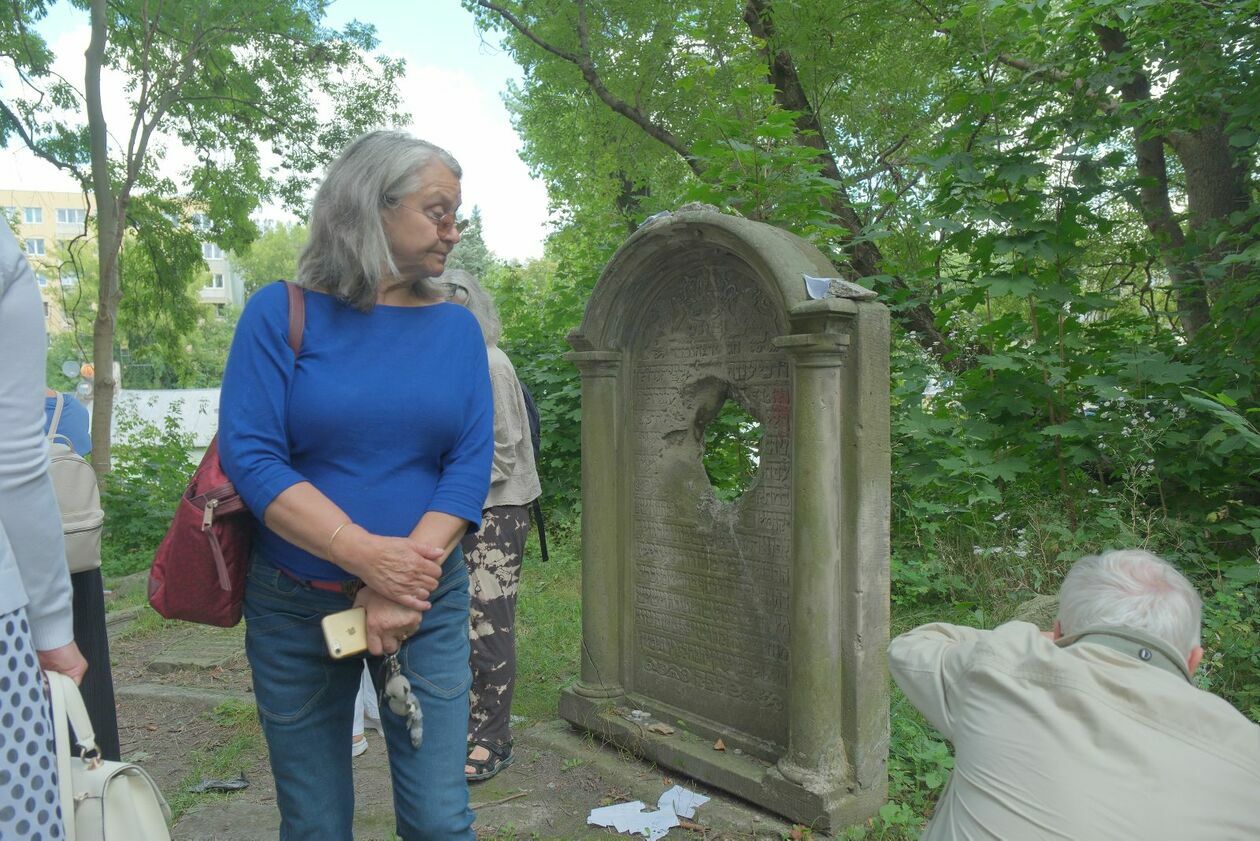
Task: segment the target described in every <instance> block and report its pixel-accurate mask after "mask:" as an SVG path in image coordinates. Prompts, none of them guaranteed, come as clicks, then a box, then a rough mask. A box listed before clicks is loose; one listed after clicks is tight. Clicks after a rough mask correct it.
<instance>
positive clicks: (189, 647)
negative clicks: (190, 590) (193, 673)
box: [149, 628, 245, 673]
mask: <svg viewBox="0 0 1260 841" xmlns="http://www.w3.org/2000/svg"><path fill="white" fill-rule="evenodd" d="M244 650H245V639H244V635H243V634H242V633H240V632H239V630H235V629H227V630H225V631H221V630H218V629H212V628H197V629H196V630H193V631H189V632H188V633H187V634H185V635H184V636H182V637H180V638H179V639H178V640H176V641H175V642H173V643H171V644H170V645H168V646H167V647H166V648H164V649H162V650H161V651H160V652H159V653H158V654H157V655H156V656H155V657H154V658H153V659H152V660H150V661H149V670H150V671H153V672H158V673H164V672H175V671H179V670H181V669H213V668H216V667H218V666H222V665H223V664H224V663H226V662H227V661H228V660H230V659H232V658H233V657H235V656H237V655H238V654H241V653H242V652H243V651H244Z"/></svg>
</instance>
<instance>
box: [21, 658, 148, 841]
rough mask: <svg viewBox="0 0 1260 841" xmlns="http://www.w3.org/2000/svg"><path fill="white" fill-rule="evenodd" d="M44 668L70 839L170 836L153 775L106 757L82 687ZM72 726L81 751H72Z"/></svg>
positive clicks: (135, 840) (137, 840) (138, 840)
mask: <svg viewBox="0 0 1260 841" xmlns="http://www.w3.org/2000/svg"><path fill="white" fill-rule="evenodd" d="M45 674H46V675H47V676H48V686H49V689H50V690H51V692H52V706H53V732H54V734H55V738H56V744H57V777H58V782H59V785H60V787H61V816H62V819H63V821H64V822H65V827H66V835H65V837H66V839H67V841H170V838H171V834H170V830H168V829H167V822H168V821H169V820H170V819H171V810H170V807H169V806H167V805H166V800H165V798H163V797H162V792H161V791H159V790H158V787H157V784H156V783H154V782H153V778H152V777H150V776H149V775H148V773H147V772H146V771H145V770H144V769H142V768H140V767H139V766H138V765H132V764H131V763H130V762H111V761H108V760H104V759H101V757H100V751H99V750H98V749H97V747H96V733H95V732H94V731H93V730H92V721H91V719H89V718H88V713H87V708H86V707H85V706H84V705H83V696H82V695H80V694H79V687H78V686H77V685H75V682H74V681H73V680H72V679H70V678H68V677H66V676H65V675H63V674H59V673H57V672H46V673H45ZM71 727H73V728H74V735H75V740H76V743H77V744H78V746H79V747H80V748H82V749H83V755H82V756H81V757H76V756H72V755H71V753H70V728H71Z"/></svg>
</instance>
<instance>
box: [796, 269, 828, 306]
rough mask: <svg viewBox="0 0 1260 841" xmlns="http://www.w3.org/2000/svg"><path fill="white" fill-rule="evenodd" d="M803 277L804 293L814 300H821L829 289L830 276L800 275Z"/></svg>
mask: <svg viewBox="0 0 1260 841" xmlns="http://www.w3.org/2000/svg"><path fill="white" fill-rule="evenodd" d="M802 277H804V278H805V294H806V295H808V296H809V297H810V298H813V299H814V300H815V301H821V300H822V299H823V298H826V297H827V292H828V291H829V290H830V289H831V278H829V277H814V276H813V275H802Z"/></svg>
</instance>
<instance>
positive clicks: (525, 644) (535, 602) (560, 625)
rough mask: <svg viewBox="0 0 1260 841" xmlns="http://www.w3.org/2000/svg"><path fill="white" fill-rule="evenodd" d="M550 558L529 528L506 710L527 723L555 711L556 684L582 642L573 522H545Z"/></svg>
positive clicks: (571, 673) (571, 676)
mask: <svg viewBox="0 0 1260 841" xmlns="http://www.w3.org/2000/svg"><path fill="white" fill-rule="evenodd" d="M547 548H548V550H550V556H551V560H549V561H548V562H547V563H543V562H542V555H541V554H540V552H539V550H538V536H537V532H536V531H534V532H531V533H530V539H529V546H528V547H527V549H526V551H525V561H524V565H523V568H522V570H521V585H520V590H519V596H518V600H517V606H516V657H517V666H516V675H517V677H516V688H515V691H514V694H513V698H512V713H513V714H514V715H518V716H522V717H524V718H525V719H526V721H527V722H529V723H535V722H539V721H546V720H549V719H553V718H555V717H556V704H557V703H558V701H559V697H560V690H561V689H563V688H565V687H566V686H569V685H570V684H572V683H573V682H574V681H576V680H577V676H578V663H579V662H580V661H579V653H580V651H581V645H582V583H581V582H582V573H581V570H582V561H581V557H580V548H579V543H578V529H577V527H576V523H562V522H554V523H549V524H548V529H547Z"/></svg>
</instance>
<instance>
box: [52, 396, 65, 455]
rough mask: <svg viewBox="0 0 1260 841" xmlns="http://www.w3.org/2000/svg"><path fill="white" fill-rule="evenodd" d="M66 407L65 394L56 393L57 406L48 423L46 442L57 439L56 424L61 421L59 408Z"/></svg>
mask: <svg viewBox="0 0 1260 841" xmlns="http://www.w3.org/2000/svg"><path fill="white" fill-rule="evenodd" d="M65 407H66V396H65V395H64V394H62V393H60V392H58V393H57V408H56V409H54V410H53V416H52V423H50V424H48V443H49V444H51V443H53V442H54V441H56V440H57V424H59V423H61V410H62V409H64V408H65Z"/></svg>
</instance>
